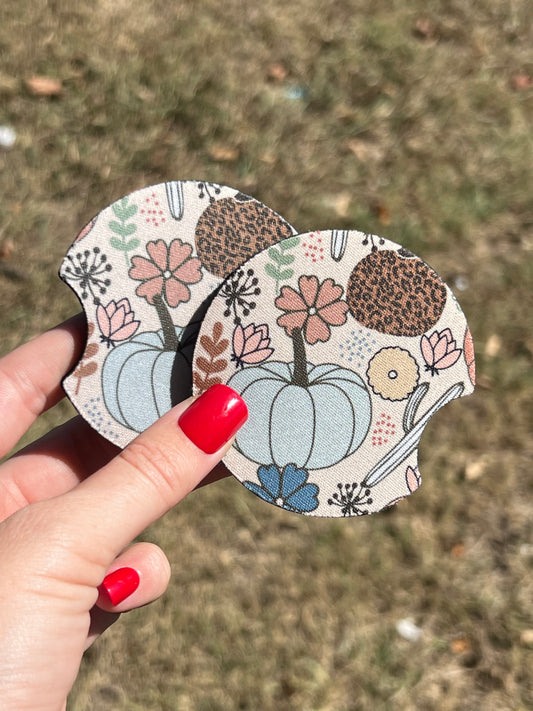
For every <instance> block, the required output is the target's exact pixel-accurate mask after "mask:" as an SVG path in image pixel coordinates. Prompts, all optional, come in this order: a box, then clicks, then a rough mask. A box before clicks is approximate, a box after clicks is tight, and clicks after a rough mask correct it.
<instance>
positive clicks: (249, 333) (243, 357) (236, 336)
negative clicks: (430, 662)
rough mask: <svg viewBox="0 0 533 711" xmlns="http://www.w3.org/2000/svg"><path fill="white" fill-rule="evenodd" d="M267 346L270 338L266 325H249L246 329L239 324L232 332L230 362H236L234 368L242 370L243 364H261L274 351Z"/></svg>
mask: <svg viewBox="0 0 533 711" xmlns="http://www.w3.org/2000/svg"><path fill="white" fill-rule="evenodd" d="M269 346H270V338H269V335H268V325H267V324H266V323H262V324H261V325H260V326H256V325H255V324H254V323H251V324H250V325H249V326H246V328H243V327H242V326H241V325H240V324H239V325H237V326H235V330H234V331H233V355H232V356H231V360H234V361H236V363H235V367H236V368H238V367H239V366H241V368H244V364H245V363H262V362H263V361H264V360H266V359H267V358H268V357H269V356H271V355H272V353H273V352H274V349H273V348H269Z"/></svg>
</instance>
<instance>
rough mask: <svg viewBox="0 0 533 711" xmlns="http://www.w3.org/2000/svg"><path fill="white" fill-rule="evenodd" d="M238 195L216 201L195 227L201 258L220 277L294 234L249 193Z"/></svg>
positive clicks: (276, 215)
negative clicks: (248, 194)
mask: <svg viewBox="0 0 533 711" xmlns="http://www.w3.org/2000/svg"><path fill="white" fill-rule="evenodd" d="M236 197H238V199H236ZM236 197H229V198H223V199H222V200H216V201H215V202H213V203H212V204H211V205H209V207H208V208H206V210H205V211H204V212H203V213H202V215H201V216H200V219H199V220H198V224H197V226H196V232H195V239H196V251H197V254H198V257H199V259H200V261H201V262H202V265H203V267H204V268H205V269H207V271H208V272H211V274H214V275H215V276H217V277H221V278H224V277H226V276H228V274H231V272H233V271H235V269H237V268H238V267H240V266H241V265H242V263H243V262H245V261H246V260H247V259H250V257H253V256H254V254H257V253H258V252H261V251H262V250H263V249H266V248H267V247H270V246H271V245H273V244H276V243H277V242H280V241H281V240H283V239H285V238H286V237H291V236H292V235H293V231H292V230H291V228H290V226H289V225H288V223H287V222H285V220H283V219H282V218H281V217H280V216H279V215H278V214H277V213H275V212H274V211H273V210H270V209H269V208H268V207H266V205H263V204H262V203H260V202H258V201H257V200H254V199H253V198H250V197H248V196H247V195H246V196H245V195H242V194H239V195H238V196H236Z"/></svg>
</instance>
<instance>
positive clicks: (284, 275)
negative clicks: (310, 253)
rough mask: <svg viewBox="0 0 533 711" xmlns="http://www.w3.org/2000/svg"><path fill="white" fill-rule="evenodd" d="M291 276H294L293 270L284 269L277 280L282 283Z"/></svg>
mask: <svg viewBox="0 0 533 711" xmlns="http://www.w3.org/2000/svg"><path fill="white" fill-rule="evenodd" d="M293 274H294V270H293V269H284V270H283V271H282V272H280V275H279V277H278V279H279V280H280V281H282V280H283V279H290V278H291V276H292V275H293Z"/></svg>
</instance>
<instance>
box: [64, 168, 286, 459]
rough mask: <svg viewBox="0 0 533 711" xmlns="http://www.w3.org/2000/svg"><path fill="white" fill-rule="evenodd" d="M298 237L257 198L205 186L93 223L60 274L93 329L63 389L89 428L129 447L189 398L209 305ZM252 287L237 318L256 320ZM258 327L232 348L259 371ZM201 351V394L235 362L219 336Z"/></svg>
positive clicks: (245, 284) (164, 189) (158, 194)
mask: <svg viewBox="0 0 533 711" xmlns="http://www.w3.org/2000/svg"><path fill="white" fill-rule="evenodd" d="M294 233H295V230H294V229H293V228H292V227H291V226H290V225H289V224H288V223H287V222H286V221H285V220H284V219H283V218H281V217H280V216H279V215H278V214H277V213H276V212H274V211H273V210H271V209H270V208H268V207H267V206H266V205H263V204H262V203H260V202H258V201H257V200H255V199H254V198H252V197H250V196H248V195H244V194H243V193H241V192H239V191H237V190H235V189H233V188H229V187H225V186H222V185H215V184H214V183H206V182H197V181H173V182H168V183H162V184H160V185H155V186H152V187H148V188H144V189H142V190H138V191H137V192H134V193H132V194H130V195H127V196H125V197H123V198H121V199H120V200H117V201H116V202H115V203H113V204H112V205H110V206H109V207H107V208H105V209H104V210H103V211H102V212H101V213H100V214H99V215H97V216H96V217H95V218H94V219H92V220H91V221H90V222H89V223H88V224H87V225H86V226H85V227H84V228H83V230H82V231H81V232H80V234H79V235H78V238H77V239H76V241H75V242H74V244H73V245H72V247H71V248H70V249H69V251H68V252H67V254H66V256H65V259H64V261H63V264H62V265H61V268H60V276H61V278H62V279H63V280H64V281H65V282H66V283H67V284H68V285H69V286H70V287H71V288H72V289H73V291H74V292H75V293H76V295H77V296H78V298H79V300H80V302H81V305H82V306H83V309H84V311H85V314H86V317H87V321H88V324H89V329H88V335H89V338H88V343H87V346H86V350H85V353H84V355H83V357H82V359H81V361H80V363H79V364H78V365H77V366H76V368H75V369H74V371H73V372H72V373H71V374H70V375H68V376H67V377H66V378H65V380H64V381H63V386H64V389H65V391H66V393H67V395H68V396H69V398H70V400H71V401H72V403H73V404H74V406H75V407H76V408H77V410H78V411H79V412H80V413H81V414H82V415H83V417H84V418H85V419H86V420H87V422H88V423H89V424H90V425H92V427H94V428H95V429H96V430H97V431H98V432H100V434H102V435H103V436H104V437H106V438H107V439H109V440H110V441H112V442H114V443H115V444H118V445H119V446H121V447H123V446H125V445H126V444H128V442H130V441H131V440H132V439H133V438H134V437H136V435H137V434H138V433H139V432H142V431H143V430H144V429H146V428H147V427H149V426H150V425H151V424H152V423H153V422H155V421H156V419H158V417H160V416H161V415H162V414H164V413H165V412H167V411H168V410H169V409H170V408H171V407H172V406H173V405H175V404H177V403H178V402H181V401H182V400H184V399H185V398H187V397H188V396H189V395H190V394H191V391H192V371H191V363H192V357H193V351H194V346H195V343H196V338H197V336H198V331H199V327H200V322H201V318H202V315H203V313H204V312H205V311H206V309H207V304H208V303H209V299H211V298H212V297H213V295H214V293H215V292H216V290H217V289H218V288H219V287H220V286H221V284H222V281H223V279H224V278H225V277H227V276H228V275H229V274H230V272H232V271H233V270H234V269H235V268H236V267H237V266H239V265H240V264H241V263H242V262H244V261H246V260H247V259H249V258H250V257H252V256H253V255H254V254H256V253H257V252H259V251H260V250H262V249H265V248H266V247H268V246H269V245H274V244H276V243H277V242H279V241H280V240H282V239H283V238H286V237H290V236H291V235H294ZM247 280H248V281H247ZM249 282H250V279H249V278H248V277H246V278H245V279H243V280H242V283H240V284H239V285H237V286H236V288H235V292H236V293H235V304H234V310H233V311H232V313H233V312H235V315H236V316H237V317H239V318H242V317H246V316H248V314H249V312H250V308H243V304H244V303H245V302H246V303H248V304H249V305H250V304H251V303H253V300H254V299H255V296H254V294H253V292H254V290H255V288H256V286H251V284H250V283H249ZM239 289H240V291H239ZM250 289H251V293H250V295H249V296H250V298H248V296H246V294H247V290H250ZM247 298H248V301H246V299H247ZM254 328H255V331H254V332H253V333H252V332H251V331H250V328H249V327H248V324H247V328H246V332H244V330H243V333H242V342H241V341H239V339H238V338H237V339H236V340H235V342H234V349H235V350H236V357H237V358H238V362H239V363H242V364H245V363H250V362H259V361H257V360H255V361H254V360H250V359H251V358H253V356H252V355H251V352H252V350H254V351H258V347H259V346H261V348H259V351H260V352H263V353H264V352H268V346H267V345H266V343H267V340H268V336H264V335H263V334H264V333H265V332H264V329H262V328H261V327H260V324H257V326H255V327H254ZM254 333H255V334H256V335H255V337H254ZM214 336H216V329H215V334H213V332H212V331H211V334H210V337H211V339H213V337H214ZM256 341H257V343H256ZM204 344H205V345H207V347H208V348H210V350H211V353H206V357H205V359H204V361H200V362H199V367H200V366H201V365H204V366H205V368H207V372H206V371H201V373H202V377H200V378H199V379H198V378H197V381H198V383H199V384H200V385H201V386H202V387H203V386H209V385H210V384H214V383H215V382H220V380H219V378H218V377H217V373H216V371H217V369H220V368H221V366H222V365H224V366H225V365H226V364H227V363H228V362H229V361H230V357H231V352H230V351H231V349H230V341H227V340H225V339H224V338H222V336H221V334H220V337H218V338H214V340H213V341H209V340H208V339H207V337H205V338H204ZM256 357H259V358H260V357H261V356H260V355H257V356H256Z"/></svg>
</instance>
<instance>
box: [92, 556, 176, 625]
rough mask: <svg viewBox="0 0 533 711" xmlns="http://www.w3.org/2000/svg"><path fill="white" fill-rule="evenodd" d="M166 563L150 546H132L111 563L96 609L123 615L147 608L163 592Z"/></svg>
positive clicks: (99, 589)
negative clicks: (129, 611)
mask: <svg viewBox="0 0 533 711" xmlns="http://www.w3.org/2000/svg"><path fill="white" fill-rule="evenodd" d="M169 580H170V563H169V562H168V559H167V557H166V555H165V554H164V553H163V551H162V550H161V548H159V547H158V546H156V545H154V544H153V543H135V544H134V545H132V546H130V547H129V548H128V549H127V550H125V551H124V552H123V553H121V554H120V555H119V556H118V558H116V559H115V560H114V561H113V565H112V566H111V567H110V568H109V570H108V571H107V573H106V576H105V578H104V580H103V581H102V584H101V585H100V587H99V588H98V593H99V594H98V600H97V601H96V605H97V606H98V607H99V608H100V609H102V610H107V611H108V612H126V611H127V610H133V609H135V608H137V607H142V606H143V605H147V604H148V603H150V602H153V601H154V600H157V598H158V597H161V595H162V594H163V593H164V592H165V590H166V589H167V585H168V583H169Z"/></svg>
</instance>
